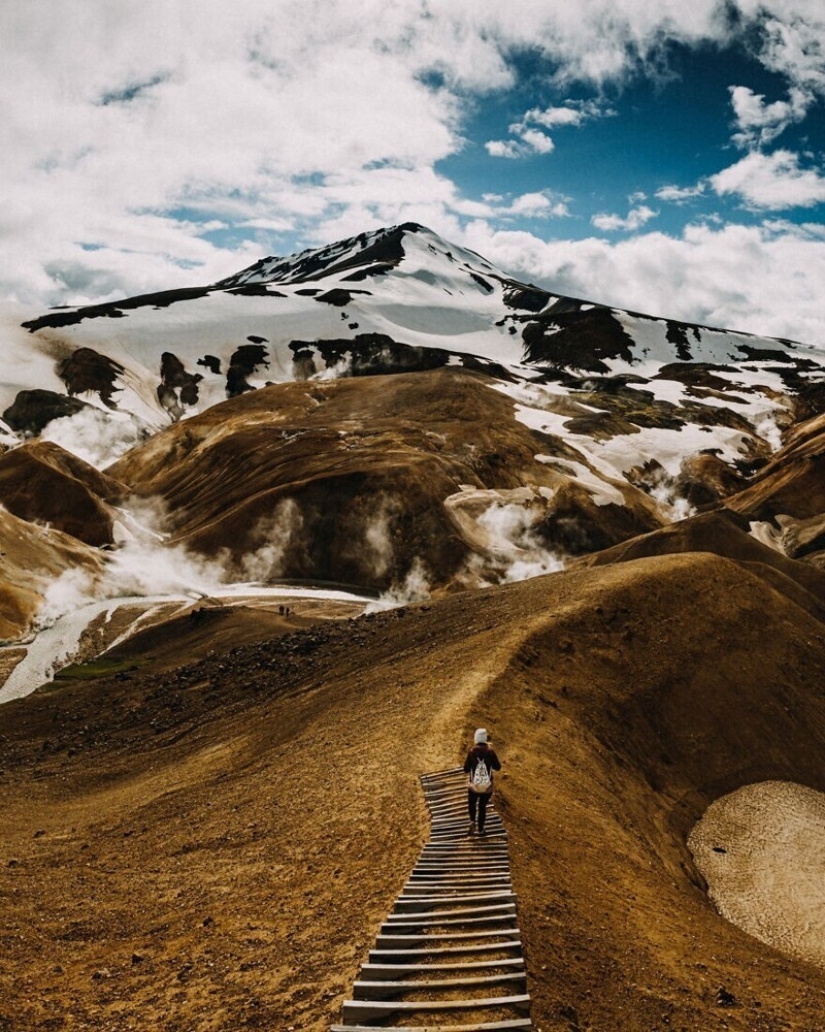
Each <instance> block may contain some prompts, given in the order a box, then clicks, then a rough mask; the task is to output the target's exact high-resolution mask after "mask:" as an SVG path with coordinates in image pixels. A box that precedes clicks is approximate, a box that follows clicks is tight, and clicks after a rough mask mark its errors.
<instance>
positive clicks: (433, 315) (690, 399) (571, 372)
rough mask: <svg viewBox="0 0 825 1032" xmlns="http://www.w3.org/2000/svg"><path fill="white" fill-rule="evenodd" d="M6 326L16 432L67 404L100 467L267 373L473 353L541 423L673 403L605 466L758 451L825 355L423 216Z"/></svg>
mask: <svg viewBox="0 0 825 1032" xmlns="http://www.w3.org/2000/svg"><path fill="white" fill-rule="evenodd" d="M5 338H6V347H5V361H4V366H3V371H2V374H1V375H0V416H2V420H3V421H2V423H0V432H2V433H3V438H2V439H3V440H4V441H5V442H6V443H7V444H12V443H14V441H15V439H20V438H21V437H22V436H25V435H27V434H31V433H41V432H42V431H43V430H44V428H45V427H46V426H47V425H48V424H49V423H50V422H51V421H52V420H54V419H55V418H58V417H62V418H63V419H64V420H65V418H66V417H68V419H69V423H70V424H71V423H72V421H73V422H74V427H73V426H71V425H69V426H67V425H66V423H65V422H63V423H61V426H60V427H58V428H54V427H53V428H52V430H50V431H47V436H49V437H52V439H55V440H58V441H59V442H61V443H69V445H70V446H71V441H72V439H73V438H75V446H76V450H81V452H82V448H83V444H82V441H83V439H84V438H85V439H87V440H88V439H91V440H92V441H95V442H96V443H97V445H98V447H97V450H96V452H95V449H91V450H89V451H87V452H86V453H85V455H84V457H87V458H91V459H92V460H93V461H95V462H96V464H98V465H101V464H103V463H104V462H105V461H106V460H107V459H109V458H111V457H112V455H113V454H117V453H118V452H119V451H123V450H124V449H125V448H126V447H127V446H129V445H131V444H134V443H136V441H138V440H140V439H142V438H144V437H146V436H147V435H149V434H151V433H153V432H156V431H157V430H159V429H161V428H162V427H164V426H168V425H169V424H170V423H171V422H173V421H175V420H177V419H179V418H181V417H183V416H187V415H191V414H194V413H196V412H202V411H204V410H205V409H207V408H208V407H209V406H211V405H213V404H216V403H217V402H219V401H223V400H225V399H226V398H227V397H233V396H236V395H238V394H241V393H243V392H245V391H247V390H250V389H253V388H257V387H261V386H264V385H265V384H267V383H283V382H289V381H293V380H306V379H311V378H323V377H333V376H339V375H355V376H357V375H364V374H370V373H381V372H394V371H402V370H408V371H409V370H415V369H425V368H437V367H439V366H442V365H447V364H459V365H465V366H469V367H471V368H481V369H487V370H488V371H490V372H497V373H498V375H499V379H500V381H501V389H503V390H508V391H510V392H511V393H513V394H514V396H516V400H517V401H518V404H519V406H520V411H521V413H522V418H523V419H524V420H525V421H529V422H530V423H531V425H535V426H537V427H545V428H548V429H550V430H552V431H554V432H555V431H557V430H561V429H563V428H564V427H565V426H566V431H565V432H566V433H573V434H574V436H577V437H578V438H579V439H580V443H583V442H584V439H585V438H587V439H592V438H593V437H597V438H600V439H604V438H605V437H607V436H609V437H610V439H611V440H614V441H615V439H616V438H617V437H618V438H625V437H626V436H627V435H626V434H621V433H619V432H618V431H619V425H618V423H617V418H621V419H625V418H626V417H627V409H628V406H627V405H626V404H624V403H623V404H621V405H619V406H618V407H619V408H620V409H621V410H622V411H621V412H617V411H616V408H617V404H616V401H615V399H616V398H617V397H619V396H620V394H621V391H622V389H625V388H629V389H632V390H634V391H636V392H638V391H642V392H643V394H644V399H643V400H644V401H645V407H652V408H653V409H655V412H650V413H647V414H646V415H645V414H642V415H641V417H640V421H637V422H635V423H634V422H633V419H632V418H631V420H630V423H632V424H633V425H632V427H631V428H630V429H629V432H630V433H632V434H633V437H634V441H633V447H632V448H630V449H629V450H628V449H627V448H626V447H625V443H626V442H624V443H622V444H621V445H620V446H619V447H618V449H617V448H606V447H605V448H601V449H600V451H601V452H602V453H603V454H602V459H601V462H602V464H604V462H606V464H607V466H606V467H605V468H608V467H609V468H610V469H611V470H612V471H614V472H615V462H616V457H617V456H616V453H617V452H619V453H621V454H623V455H625V456H629V455H630V454H631V453H632V455H633V457H634V462H633V464H634V465H635V464H637V463H636V461H635V460H636V459H639V460H641V462H642V463H644V462H645V461H647V460H648V459H649V458H650V457H652V456H651V454H648V452H649V449H648V448H647V446H646V445H645V444H644V443H643V442H644V440H645V439H646V438H647V437H649V435H650V431H654V432H655V433H656V437H657V439H656V442H655V444H656V448H655V449H654V451H655V450H656V449H658V450H661V451H663V454H664V457H665V459H666V461H665V462H664V465H665V466H666V467H667V468H668V469H669V470H670V472H671V473H675V472H677V471H678V467H679V465H680V462H681V460H682V458H684V457H685V456H686V455H689V454H691V453H693V452H695V451H699V450H708V449H711V448H719V449H721V451H722V452H723V453H724V454H725V455H726V456H727V458H728V459H731V460H732V459H734V458H736V457H737V455H741V453H742V450H743V441H742V434H747V435H749V436H750V437H751V438H752V440H751V441H750V442H749V443H747V444H746V445H745V451H748V450H750V451H752V452H753V451H756V452H759V451H762V450H764V449H765V447H766V446H767V447H768V450H772V448H773V447H774V446H775V445H776V444H777V442H778V432H777V429H776V427H777V425H778V426H779V427H780V428H781V427H782V426H783V425H787V424H788V423H789V422H791V421H792V420H793V418H795V417H796V414H797V413H796V412H793V413H789V411H788V408H789V406H790V407H791V408H794V407H795V406H798V405H803V406H804V399H805V397H806V395H807V393H808V392H809V390H810V388H811V385H812V384H813V383H815V382H817V381H818V380H819V379H820V378H821V370H822V368H823V366H825V355H823V353H821V352H818V351H816V350H815V349H813V348H810V347H806V346H804V345H802V344H796V343H793V342H790V341H776V340H770V339H765V338H759V337H754V336H751V335H747V334H741V333H736V332H731V331H723V330H716V329H711V328H707V327H701V326H695V325H687V324H684V323H680V322H676V321H673V320H667V319H664V318H652V317H649V316H644V315H637V314H632V313H629V312H624V311H619V310H616V309H609V308H606V307H604V306H601V305H598V304H594V303H590V302H584V301H579V300H575V299H572V298H565V297H559V296H557V295H554V294H552V293H550V292H549V291H547V290H544V289H541V288H538V287H535V286H532V285H529V284H524V283H520V282H518V281H516V280H514V279H513V278H512V277H509V276H507V275H506V274H505V273H503V272H502V271H501V270H497V269H496V268H494V267H493V266H492V265H491V264H490V263H489V262H486V261H485V260H484V259H483V258H481V257H480V256H479V255H477V254H474V253H473V252H470V251H467V250H464V249H462V248H459V247H456V246H454V245H451V244H449V243H447V242H446V241H444V240H442V239H441V238H440V237H439V236H437V234H435V233H433V232H431V231H430V230H427V229H425V228H423V227H421V226H418V225H415V224H406V225H403V226H397V227H393V228H391V229H387V230H379V231H375V232H373V233H365V234H361V235H360V236H358V237H355V238H353V239H350V240H345V241H341V242H339V243H337V244H334V245H331V246H329V247H326V248H321V249H317V250H311V251H305V252H303V253H301V254H299V255H295V256H293V257H290V258H266V259H263V260H261V261H260V262H258V263H256V264H255V265H253V266H251V267H250V268H248V269H246V270H243V271H242V272H239V273H238V274H237V275H235V276H233V277H230V278H229V279H226V280H223V281H222V282H220V283H217V284H214V285H213V286H210V287H203V288H193V289H187V290H178V291H166V292H161V293H157V294H151V295H145V296H141V297H135V298H130V299H126V300H124V301H120V302H110V303H106V304H102V305H94V306H86V307H82V308H76V309H58V310H52V311H49V312H46V313H42V314H37V315H32V314H28V316H25V315H24V314H23V313H20V312H19V311H14V312H7V313H6V318H5ZM710 367H713V368H710ZM617 377H618V378H621V379H617ZM519 384H521V385H522V386H521V387H519V386H517V385H519ZM605 385H609V390H604V388H605ZM42 392H47V393H42ZM571 398H572V399H574V400H575V405H576V406H578V409H577V412H576V413H575V415H576V417H577V418H576V419H572V420H571V415H572V413H571V412H570V411H569V410H570V405H571ZM636 400H637V401H638V400H640V399H639V398H636ZM85 406H91V407H92V408H91V409H89V408H86V407H85ZM605 406H606V407H605ZM634 407H635V408H638V407H639V406H638V405H635V406H633V405H631V406H630V408H634ZM722 410H724V412H723V411H722ZM75 428H76V429H78V432H77V433H73V429H75ZM84 428H85V429H86V430H87V432H86V433H82V432H80V431H82V430H83V429H84ZM89 428H94V433H90V432H88V430H89ZM578 429H583V433H577V431H578ZM662 431H670V432H669V433H662ZM640 434H641V436H640ZM665 442H667V443H666V444H665ZM760 442H762V443H760ZM663 444H664V445H665V446H664V448H662V445H663ZM660 461H661V460H660ZM619 465H620V467H621V466H622V463H620V464H619ZM620 472H622V473H624V472H626V469H624V468H621V469H620Z"/></svg>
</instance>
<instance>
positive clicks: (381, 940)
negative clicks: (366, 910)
mask: <svg viewBox="0 0 825 1032" xmlns="http://www.w3.org/2000/svg"><path fill="white" fill-rule="evenodd" d="M518 934H519V932H518V928H512V927H511V928H500V929H497V930H496V931H494V932H491V931H490V930H489V929H485V928H482V929H480V930H479V931H476V932H431V933H429V934H427V933H424V934H422V933H420V932H411V933H409V934H406V935H404V934H401V935H395V934H392V933H390V934H380V933H379V934H378V935H377V936H376V937H375V945H376V946H377V947H378V948H379V949H390V948H394V949H400V948H401V947H402V946H414V945H415V944H416V943H419V944H420V943H422V942H423V943H426V942H432V941H433V940H438V942H458V941H459V940H462V939H482V940H485V941H488V942H489V941H490V940H491V937H492V936H495V937H498V938H504V939H513V938H516V939H517V938H518Z"/></svg>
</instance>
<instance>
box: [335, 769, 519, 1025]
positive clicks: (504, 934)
mask: <svg viewBox="0 0 825 1032" xmlns="http://www.w3.org/2000/svg"><path fill="white" fill-rule="evenodd" d="M421 784H422V787H423V789H424V795H425V798H426V800H427V806H428V807H429V811H430V819H431V822H432V828H431V832H430V840H429V842H428V843H427V844H426V845H425V846H424V849H423V850H422V851H421V856H420V857H419V858H418V862H417V863H416V865H415V868H414V869H413V872H412V874H411V875H410V878H409V881H408V882H407V883H406V885H405V886H404V889H403V891H402V893H401V895H400V896H399V897H398V899H397V900H396V901H395V905H394V906H393V910H392V913H390V914H389V915H388V916H387V919H386V921H385V922H384V923H383V924H382V926H381V929H380V931H379V934H378V936H377V938H376V941H375V949H373V950H370V953H369V958H368V960H367V962H366V963H364V964H362V965H361V970H360V973H359V977H358V979H357V981H356V982H355V984H354V985H353V993H352V999H351V1000H345V1001H344V1006H343V1020H342V1022H341V1024H338V1025H333V1026H331V1032H369V1030H374V1029H376V1028H384V1029H390V1030H391V1032H482V1030H483V1032H488V1030H489V1032H493V1030H496V1029H500V1030H501V1032H505V1030H518V1032H523V1030H526V1029H532V1027H533V1026H532V1024H531V1021H530V996H529V995H528V993H527V975H526V972H525V968H524V958H523V957H522V951H521V938H520V935H519V930H518V924H517V922H516V896H515V893H514V892H513V888H512V885H511V884H510V862H509V858H508V853H507V833H506V832H505V830H504V826H503V825H502V823H501V818H500V817H499V815H498V814H497V813H496V811H495V809H494V807H493V805H492V803H491V804H490V806H488V809H487V822H486V828H485V832H486V834H484V835H478V834H475V835H468V834H467V829H468V827H469V823H470V822H469V817H468V816H467V776H466V774H465V773H464V772H463V770H462V769H461V768H460V767H457V768H455V769H452V770H445V771H439V772H437V773H435V774H423V775H422V776H421ZM442 1021H447V1022H448V1023H447V1024H439V1023H438V1022H442ZM393 1022H396V1023H395V1024H393ZM398 1022H400V1023H398ZM433 1022H436V1024H434V1023H433Z"/></svg>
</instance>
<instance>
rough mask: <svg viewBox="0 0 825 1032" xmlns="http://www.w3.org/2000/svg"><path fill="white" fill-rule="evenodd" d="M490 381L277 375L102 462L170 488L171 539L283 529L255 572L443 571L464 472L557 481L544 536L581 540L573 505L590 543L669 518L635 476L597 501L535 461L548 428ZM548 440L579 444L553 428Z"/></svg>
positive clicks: (456, 549) (453, 547)
mask: <svg viewBox="0 0 825 1032" xmlns="http://www.w3.org/2000/svg"><path fill="white" fill-rule="evenodd" d="M490 383H492V381H491V380H489V379H488V378H487V377H486V376H484V375H483V374H481V373H476V372H470V371H468V370H465V369H459V368H448V369H446V368H445V369H438V370H433V371H429V372H422V373H407V374H399V375H395V376H371V377H359V378H350V379H343V380H337V381H329V382H323V381H314V382H312V383H289V384H279V385H275V386H272V387H268V388H265V389H263V390H259V391H255V392H253V393H248V394H244V395H242V396H240V397H238V398H234V399H232V400H230V401H227V402H225V403H223V404H221V405H216V406H214V407H213V408H211V409H209V410H208V411H206V412H204V413H203V414H202V415H200V416H196V417H193V418H191V419H188V420H186V422H185V423H181V424H179V425H177V426H175V427H172V428H170V429H169V430H167V431H165V432H164V433H162V434H158V435H157V436H156V437H154V438H153V439H152V440H150V441H149V442H147V443H146V444H144V445H141V446H140V447H139V448H136V449H134V450H133V451H131V452H130V453H128V454H127V455H126V456H124V457H123V458H121V459H120V460H119V461H118V462H117V463H115V464H114V465H113V466H112V467H110V469H109V470H108V473H109V474H110V475H111V476H112V477H114V478H116V479H117V480H119V481H122V482H123V483H126V484H129V485H130V487H131V488H133V489H134V490H135V492H136V493H138V494H141V495H147V496H155V495H158V496H161V497H162V498H163V499H164V502H165V504H166V506H167V508H168V511H169V513H170V520H171V525H172V529H173V532H174V534H175V536H176V539H177V540H181V541H184V542H186V544H187V545H189V546H190V547H192V548H194V549H195V550H197V551H199V552H203V553H206V554H208V555H214V554H216V553H220V552H222V551H223V552H228V554H229V555H231V556H232V557H233V558H234V560H235V562H236V565H240V563H241V560H242V557H243V556H244V555H246V554H249V553H256V552H259V551H260V550H261V549H262V548H263V549H266V548H267V546H268V545H269V544H270V543H271V542H272V541H273V540H274V539H277V540H278V541H279V542H281V543H284V542H285V543H286V544H285V547H284V548H283V551H282V553H279V555H278V562H277V563H274V564H272V565H270V567H269V568H268V569H266V570H264V571H263V573H262V574H261V573H260V571H259V576H265V577H287V578H291V579H295V578H315V579H321V580H334V581H339V582H346V583H353V584H361V585H368V586H371V587H376V588H385V587H387V586H388V585H389V584H390V583H392V581H394V580H398V579H401V578H403V576H404V575H405V573H406V572H407V571H408V570H409V569H410V567H411V565H412V563H413V561H414V559H415V558H419V559H420V560H422V561H423V563H424V564H425V566H426V567H427V569H428V571H429V572H430V573H431V575H432V576H433V577H434V579H435V581H436V582H437V583H439V584H444V583H446V582H448V581H449V580H450V579H451V577H452V576H453V575H454V574H456V572H457V571H459V570H460V569H461V567H462V566H463V565H464V562H465V560H466V558H467V555H468V552H469V548H470V546H469V545H468V542H467V541H466V540H465V538H464V537H463V536H462V533H461V527H460V526H459V525H458V524H457V523H456V522H455V521H454V520H453V519H452V518H451V516H450V513H449V511H448V510H447V509H446V508H445V507H444V504H443V503H444V502H445V500H446V499H447V498H449V497H450V496H451V495H454V494H456V493H457V492H459V491H460V490H461V489H462V487H464V486H469V487H472V488H476V489H479V488H486V489H495V490H499V491H507V490H512V489H515V488H519V487H529V488H531V489H534V490H535V491H536V492H538V489H539V488H542V487H545V488H553V489H554V490H556V489H560V488H563V489H564V490H557V491H556V494H555V495H554V493H553V491H548V492H547V497H546V498H543V499H542V501H541V504H542V506H543V507H544V509H545V512H544V518H543V521H542V523H541V530H542V533H543V534H544V535H545V537H546V539H547V545H548V547H550V548H553V547H559V548H562V549H563V550H567V549H568V548H570V547H572V543H571V541H570V540H569V531H568V530H566V529H565V528H567V527H569V526H570V525H572V524H573V523H574V522H575V521H576V519H577V518H578V519H579V522H580V524H581V525H582V526H584V527H585V528H587V529H586V531H585V532H584V533H583V536H582V532H581V531H580V532H579V536H580V537H582V540H581V541H580V542H579V546H580V549H581V550H586V549H587V548H590V547H594V545H593V542H594V541H595V542H596V544H597V546H598V547H606V546H608V545H610V544H613V543H615V542H617V541H621V540H624V539H625V538H627V537H628V536H630V535H633V534H638V533H642V532H644V531H647V530H651V529H653V528H654V527H656V526H659V525H660V522H661V517H660V516H659V514H658V512H657V510H656V507H655V505H654V504H653V503H652V501H651V500H650V499H649V498H648V496H647V495H646V494H644V492H642V491H641V490H638V489H637V488H634V487H631V486H630V485H622V486H621V492H622V495H623V497H624V500H625V502H624V505H617V504H615V503H614V504H611V505H595V504H593V501H592V498H591V496H590V495H589V494H588V492H587V491H585V490H584V489H582V488H581V487H580V486H578V485H576V484H575V483H574V482H573V481H572V480H571V478H570V477H569V476H565V475H564V474H563V473H562V472H560V471H558V470H554V469H553V468H551V467H550V466H548V465H546V464H543V463H540V462H538V461H536V458H535V456H536V455H537V454H539V453H542V452H547V451H548V449H550V448H551V439H550V438H547V437H546V436H544V435H541V434H536V433H534V432H533V431H531V430H529V429H528V428H527V427H525V426H524V425H523V424H521V423H519V422H517V421H516V420H515V418H514V403H513V401H512V400H511V399H509V398H507V397H505V396H504V395H502V394H501V393H499V392H497V391H494V390H491V389H490V388H489V384H490ZM552 449H553V454H559V455H561V454H564V453H565V449H567V451H568V452H570V451H571V449H569V447H568V446H566V445H564V444H563V443H562V442H560V441H558V440H557V439H552ZM572 454H573V455H574V456H575V457H576V458H577V459H578V460H580V461H583V460H582V457H581V456H579V455H578V453H572ZM539 497H541V496H539V495H538V494H537V498H539ZM488 504H489V503H488Z"/></svg>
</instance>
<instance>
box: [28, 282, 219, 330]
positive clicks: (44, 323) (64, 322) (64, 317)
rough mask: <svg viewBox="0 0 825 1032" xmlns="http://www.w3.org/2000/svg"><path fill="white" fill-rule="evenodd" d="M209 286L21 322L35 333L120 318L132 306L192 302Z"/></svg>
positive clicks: (205, 292)
mask: <svg viewBox="0 0 825 1032" xmlns="http://www.w3.org/2000/svg"><path fill="white" fill-rule="evenodd" d="M209 290H210V288H209V287H181V288H180V289H178V290H160V291H157V292H155V293H153V294H139V295H138V296H137V297H129V298H124V300H122V301H109V302H107V303H106V304H102V305H85V306H84V307H83V308H70V309H61V310H60V311H52V312H49V313H47V314H46V315H41V316H40V317H39V318H38V319H30V320H29V321H28V322H24V323H23V324H22V325H23V326H24V327H25V328H26V329H27V330H28V331H29V333H35V332H36V331H37V330H42V329H44V328H46V327H49V328H52V329H58V328H59V327H61V326H73V325H75V324H77V323H79V322H82V321H83V320H84V319H100V318H108V319H121V318H123V313H124V311H128V310H130V309H135V308H146V307H153V308H168V307H169V305H172V304H175V302H177V301H193V300H195V299H197V298H199V297H206V295H207V294H208V293H209Z"/></svg>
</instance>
